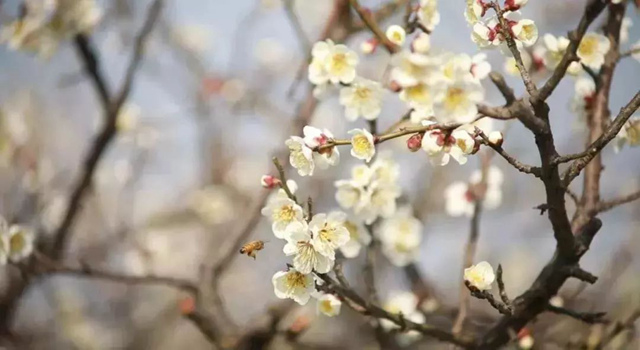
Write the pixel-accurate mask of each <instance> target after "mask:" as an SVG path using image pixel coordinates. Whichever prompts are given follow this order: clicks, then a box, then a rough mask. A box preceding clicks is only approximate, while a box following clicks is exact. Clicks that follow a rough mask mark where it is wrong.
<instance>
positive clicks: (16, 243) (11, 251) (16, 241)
mask: <svg viewBox="0 0 640 350" xmlns="http://www.w3.org/2000/svg"><path fill="white" fill-rule="evenodd" d="M34 238H35V234H34V232H33V230H32V229H31V228H29V227H27V226H22V225H9V224H7V222H6V221H5V220H4V218H0V266H1V265H5V264H6V263H7V261H11V262H13V263H17V262H20V261H22V260H23V259H25V258H27V257H28V256H29V255H31V253H32V252H33V245H34Z"/></svg>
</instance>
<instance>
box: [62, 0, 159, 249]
mask: <svg viewBox="0 0 640 350" xmlns="http://www.w3.org/2000/svg"><path fill="white" fill-rule="evenodd" d="M162 4H163V1H162V0H155V1H154V2H153V3H152V4H151V6H150V7H149V10H148V12H147V16H146V19H145V22H144V24H143V26H142V29H141V30H140V33H139V34H138V36H137V38H136V43H135V46H134V51H133V55H132V57H131V60H130V62H129V66H128V68H127V72H126V74H125V80H124V83H123V85H122V87H121V89H120V92H119V93H118V95H117V96H116V97H115V98H114V99H113V101H112V100H111V98H110V96H109V92H108V90H107V87H106V81H105V79H104V76H103V75H102V74H101V72H100V68H99V60H98V56H97V54H96V53H95V50H94V49H93V48H92V47H91V45H90V43H89V40H88V39H87V38H86V37H84V36H83V35H82V34H80V35H78V36H76V39H75V40H76V47H77V48H78V51H79V53H80V57H81V58H82V60H83V61H84V64H85V70H86V71H87V73H88V74H89V76H90V77H91V78H92V81H93V82H94V85H95V86H96V89H97V90H98V95H99V96H100V100H101V101H102V107H103V109H104V118H105V120H104V126H103V127H102V129H101V131H100V133H99V134H98V135H97V137H96V138H95V139H94V141H93V145H92V146H91V149H90V150H89V153H88V155H87V157H86V159H85V160H84V162H83V164H84V165H83V171H82V175H81V177H80V180H79V181H78V182H77V183H76V185H75V186H74V189H73V192H72V194H71V199H70V200H69V206H68V208H67V210H66V212H65V215H64V219H63V220H62V223H61V224H60V227H59V228H58V229H57V230H56V232H55V234H54V242H53V247H52V248H51V251H50V253H51V256H52V258H54V259H56V260H58V259H60V258H61V257H62V255H63V254H64V251H65V249H66V246H67V244H68V241H69V237H70V232H71V227H72V226H73V223H74V222H75V220H76V218H77V216H78V213H79V211H80V209H81V202H82V199H83V197H84V194H85V192H86V191H87V190H88V188H89V186H90V185H91V180H92V178H93V173H94V172H95V169H96V167H97V165H98V162H99V161H100V159H101V158H102V156H103V154H104V153H105V151H106V149H107V148H108V146H109V145H110V144H111V141H112V140H113V139H114V136H115V134H116V132H117V130H116V121H117V118H118V114H119V112H120V109H121V108H122V105H123V104H124V102H125V101H126V99H127V98H128V96H129V93H130V92H131V88H132V86H133V80H134V77H135V74H136V72H137V70H138V67H139V65H140V62H141V60H142V57H143V53H144V46H145V43H146V41H147V39H148V37H149V34H150V33H151V31H152V29H153V26H154V24H155V22H156V20H157V19H158V17H159V15H160V11H161V9H162Z"/></svg>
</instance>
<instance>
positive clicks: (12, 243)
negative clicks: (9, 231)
mask: <svg viewBox="0 0 640 350" xmlns="http://www.w3.org/2000/svg"><path fill="white" fill-rule="evenodd" d="M26 244H27V242H26V240H25V239H24V236H23V235H22V234H21V233H18V234H15V235H13V236H12V237H11V239H10V240H9V249H10V251H11V252H20V251H22V250H23V249H24V247H25V245H26Z"/></svg>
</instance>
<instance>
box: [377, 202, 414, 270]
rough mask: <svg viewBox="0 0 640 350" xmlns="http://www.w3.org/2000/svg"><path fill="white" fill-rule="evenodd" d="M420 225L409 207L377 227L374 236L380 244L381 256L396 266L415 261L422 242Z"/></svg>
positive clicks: (397, 212) (399, 210) (400, 210)
mask: <svg viewBox="0 0 640 350" xmlns="http://www.w3.org/2000/svg"><path fill="white" fill-rule="evenodd" d="M422 227H423V226H422V223H421V222H420V220H418V219H417V218H415V217H414V216H413V214H412V212H411V208H410V207H404V208H400V209H398V210H397V211H396V213H395V214H394V215H393V216H391V217H389V218H386V219H384V220H382V222H381V223H380V225H379V226H378V229H377V230H376V235H377V236H378V239H379V240H380V242H381V243H382V252H383V254H384V255H385V256H386V257H387V258H388V259H389V261H391V263H392V264H394V265H396V266H406V265H407V264H409V263H411V262H413V261H415V259H416V257H417V253H418V248H419V247H420V243H421V242H422Z"/></svg>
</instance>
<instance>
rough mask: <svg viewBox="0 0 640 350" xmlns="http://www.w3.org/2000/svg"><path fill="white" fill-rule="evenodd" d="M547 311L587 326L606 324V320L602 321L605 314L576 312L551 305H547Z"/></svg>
mask: <svg viewBox="0 0 640 350" xmlns="http://www.w3.org/2000/svg"><path fill="white" fill-rule="evenodd" d="M547 311H549V312H553V313H556V314H559V315H565V316H569V317H572V318H575V319H576V320H579V321H582V322H585V323H589V324H594V323H607V322H608V321H607V320H606V319H604V316H605V315H606V314H607V313H606V312H577V311H573V310H569V309H565V308H563V307H557V306H553V305H547Z"/></svg>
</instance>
